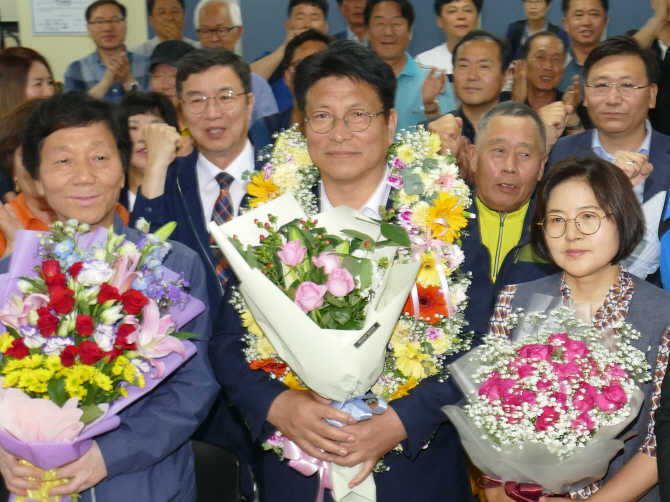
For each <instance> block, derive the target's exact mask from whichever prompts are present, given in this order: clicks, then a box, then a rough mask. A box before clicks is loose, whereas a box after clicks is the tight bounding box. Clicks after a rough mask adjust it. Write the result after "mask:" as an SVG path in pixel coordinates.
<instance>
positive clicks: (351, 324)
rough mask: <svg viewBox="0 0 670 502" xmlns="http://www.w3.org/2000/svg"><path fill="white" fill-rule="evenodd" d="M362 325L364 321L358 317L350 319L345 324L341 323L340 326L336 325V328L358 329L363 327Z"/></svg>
mask: <svg viewBox="0 0 670 502" xmlns="http://www.w3.org/2000/svg"><path fill="white" fill-rule="evenodd" d="M363 326H364V323H363V321H361V320H360V319H350V320H349V321H348V322H346V323H345V324H342V325H341V326H337V329H345V330H358V329H363Z"/></svg>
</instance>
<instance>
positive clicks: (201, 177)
mask: <svg viewBox="0 0 670 502" xmlns="http://www.w3.org/2000/svg"><path fill="white" fill-rule="evenodd" d="M254 167H255V166H254V148H253V146H251V142H250V141H249V140H248V139H247V143H246V145H245V146H244V150H242V153H240V154H239V155H238V156H237V157H236V158H235V160H233V161H232V162H231V163H230V165H229V166H228V167H227V168H226V172H227V173H228V174H230V175H231V176H232V177H233V178H234V181H233V183H232V185H230V201H231V203H232V206H233V211H234V213H233V214H234V215H235V216H238V215H239V212H240V204H241V202H242V199H243V198H244V196H245V194H246V193H247V185H248V184H249V181H244V180H242V174H243V173H244V172H245V171H249V172H252V171H253V170H254ZM196 172H197V174H198V189H199V192H200V200H201V202H202V209H203V211H204V212H205V221H207V222H209V221H211V220H212V212H214V205H215V204H216V200H217V199H218V198H219V194H220V193H221V187H220V186H219V183H218V181H216V175H217V174H219V173H220V172H221V169H219V168H218V167H217V166H215V165H214V164H212V163H211V162H210V161H209V160H207V159H206V158H205V156H204V155H203V154H202V153H199V154H198V163H197V164H196Z"/></svg>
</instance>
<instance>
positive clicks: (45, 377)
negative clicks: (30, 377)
mask: <svg viewBox="0 0 670 502" xmlns="http://www.w3.org/2000/svg"><path fill="white" fill-rule="evenodd" d="M34 371H35V377H37V379H38V380H39V381H40V382H48V381H49V380H51V379H52V378H53V376H54V372H53V371H51V370H46V369H44V368H37V369H36V370H34Z"/></svg>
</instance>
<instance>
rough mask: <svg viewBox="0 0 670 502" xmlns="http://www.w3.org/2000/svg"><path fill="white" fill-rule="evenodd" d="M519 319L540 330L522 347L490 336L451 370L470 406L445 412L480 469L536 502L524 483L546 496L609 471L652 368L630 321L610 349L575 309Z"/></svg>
mask: <svg viewBox="0 0 670 502" xmlns="http://www.w3.org/2000/svg"><path fill="white" fill-rule="evenodd" d="M510 317H511V319H510V321H509V322H508V326H510V325H511V326H514V325H515V324H517V323H518V322H519V319H524V320H525V323H526V325H528V324H529V325H530V326H532V328H533V329H531V330H530V332H524V333H523V335H522V336H519V337H518V339H517V341H510V340H508V339H507V338H501V337H499V336H495V335H489V336H487V337H486V338H485V343H484V345H482V346H480V347H477V348H476V349H474V350H473V351H471V352H470V353H469V354H467V355H465V356H463V357H462V358H461V359H459V360H458V361H456V362H455V363H454V364H452V365H451V366H450V369H451V371H452V373H453V374H454V376H455V378H456V380H457V382H458V384H459V386H460V387H461V388H462V390H463V391H464V394H465V395H466V397H467V399H468V401H469V404H466V405H464V406H462V407H459V406H447V407H445V408H444V411H445V413H447V415H448V416H449V418H450V419H451V420H452V422H453V423H454V425H455V426H456V427H457V429H458V431H459V434H460V435H461V439H462V441H463V445H464V448H465V449H466V451H467V452H468V455H469V456H470V458H471V459H472V461H473V463H474V464H475V465H476V466H477V467H478V468H479V469H480V470H482V471H483V472H484V473H485V474H486V475H487V476H488V477H490V478H491V479H493V480H502V482H505V483H506V489H507V493H508V495H510V496H512V498H516V496H517V495H518V496H519V500H527V499H526V498H523V497H525V496H526V495H524V494H521V493H519V490H522V491H523V490H527V489H528V486H524V487H521V484H523V483H531V484H533V485H536V486H534V487H532V490H531V491H534V492H535V493H536V495H538V496H539V495H541V494H542V493H543V492H545V493H550V494H563V493H567V492H569V491H575V490H579V489H581V488H584V487H585V486H588V485H589V484H591V483H592V482H594V481H596V480H598V479H601V478H602V477H603V476H604V475H605V473H606V472H607V466H608V464H609V461H610V460H611V459H612V458H613V457H614V455H615V454H616V453H617V451H618V450H619V449H621V448H622V447H623V442H622V441H619V440H617V439H616V437H617V436H618V435H619V434H620V433H621V431H623V430H624V429H625V428H626V426H627V425H628V424H629V423H631V422H632V421H633V420H634V419H635V417H636V416H637V415H638V413H639V411H640V407H641V405H642V402H643V400H644V397H643V395H642V391H641V390H640V389H639V388H638V384H641V383H642V382H644V381H647V380H649V379H650V378H651V376H650V368H649V365H648V363H647V362H646V359H645V355H644V354H643V353H642V352H641V351H640V350H638V349H636V348H635V347H633V346H632V345H631V344H630V340H633V339H636V338H637V337H639V333H637V332H636V331H634V330H633V329H632V328H631V327H630V326H627V325H621V326H619V327H618V328H617V330H616V333H613V334H612V333H608V334H607V337H610V338H611V337H613V338H611V339H609V340H607V341H608V342H613V343H607V344H606V343H603V338H604V335H603V333H600V332H598V331H597V330H596V329H595V328H593V326H592V325H590V324H586V323H582V322H581V321H579V320H577V319H575V317H574V312H573V311H572V310H571V309H569V308H567V307H561V308H559V309H558V310H556V311H553V312H552V313H551V315H550V316H549V317H547V316H546V315H545V314H529V315H528V316H525V315H524V314H522V313H519V312H517V313H516V314H512V315H511V316H510ZM513 338H514V337H513ZM509 482H511V485H512V486H510V483H509Z"/></svg>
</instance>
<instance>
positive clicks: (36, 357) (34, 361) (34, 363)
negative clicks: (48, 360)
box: [23, 354, 44, 369]
mask: <svg viewBox="0 0 670 502" xmlns="http://www.w3.org/2000/svg"><path fill="white" fill-rule="evenodd" d="M43 358H44V356H42V354H33V355H32V356H28V357H24V358H23V367H24V368H29V369H35V368H39V367H40V366H42V359H43Z"/></svg>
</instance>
